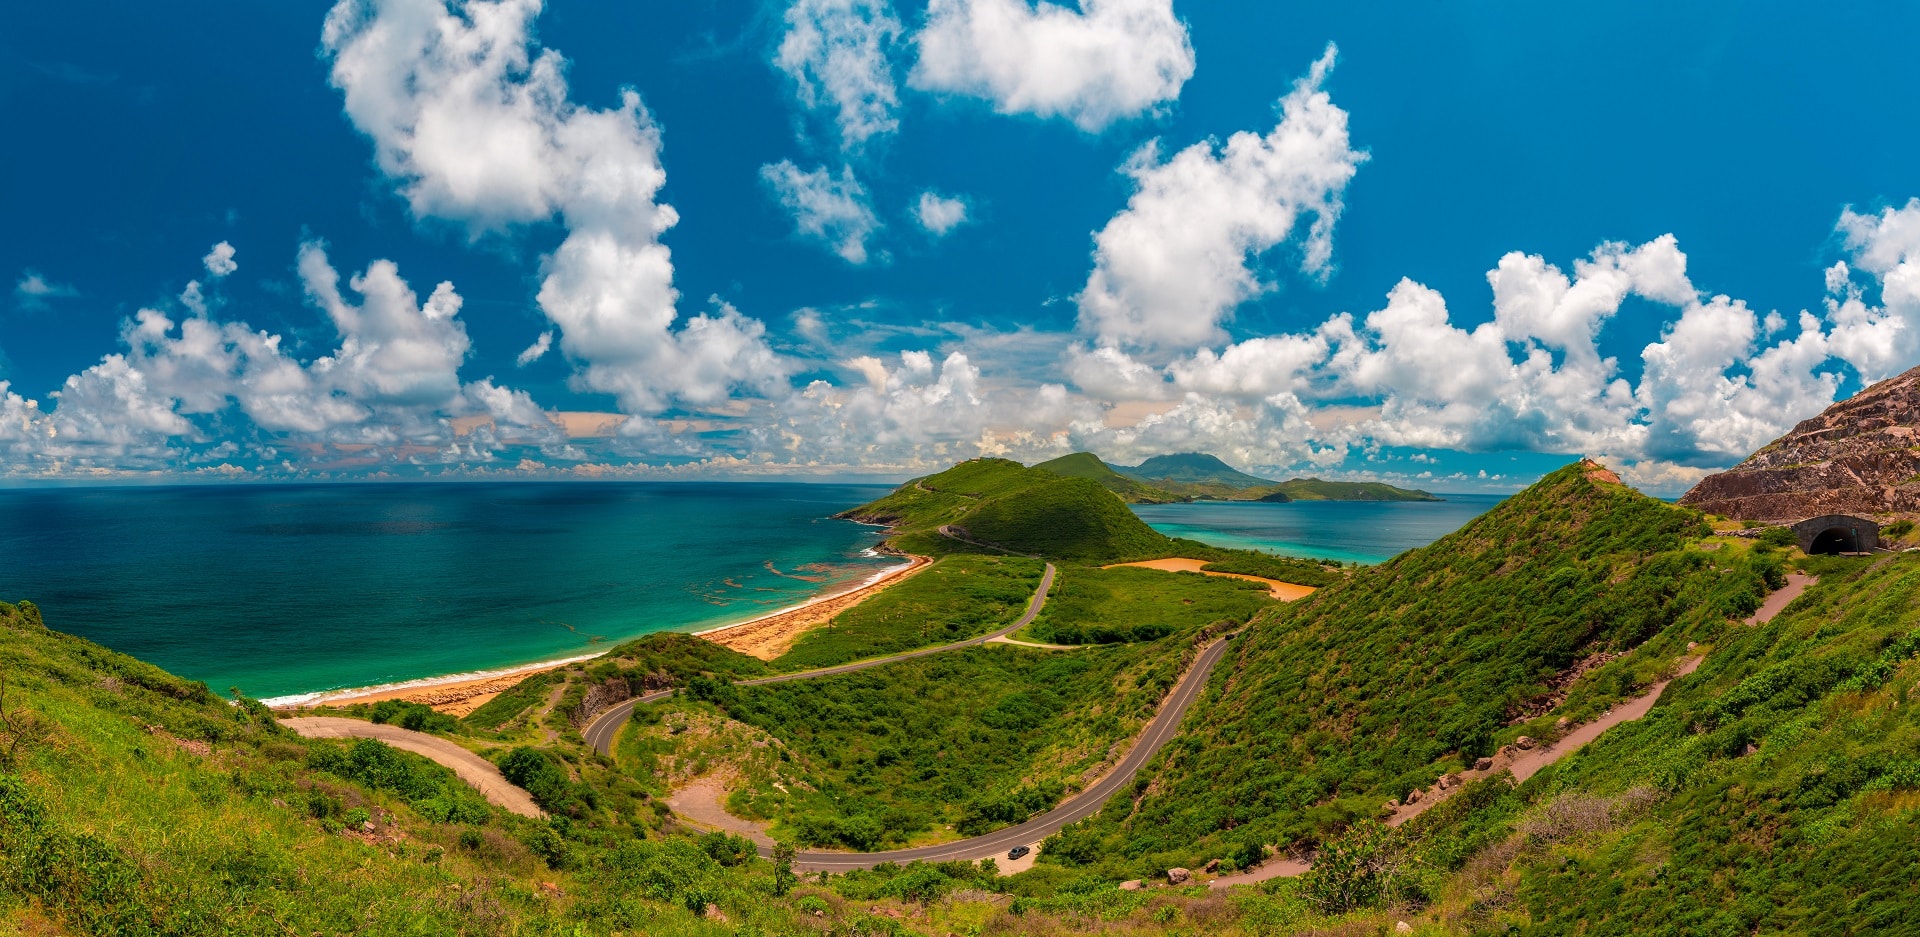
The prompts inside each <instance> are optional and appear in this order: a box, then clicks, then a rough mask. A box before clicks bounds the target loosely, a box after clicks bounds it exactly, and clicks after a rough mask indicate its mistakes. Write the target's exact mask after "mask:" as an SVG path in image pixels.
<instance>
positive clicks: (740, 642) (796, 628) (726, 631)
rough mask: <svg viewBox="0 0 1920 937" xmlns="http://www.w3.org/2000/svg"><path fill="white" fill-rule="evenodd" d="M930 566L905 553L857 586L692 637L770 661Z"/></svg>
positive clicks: (926, 559) (928, 561)
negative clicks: (903, 557) (897, 562)
mask: <svg viewBox="0 0 1920 937" xmlns="http://www.w3.org/2000/svg"><path fill="white" fill-rule="evenodd" d="M932 563H933V558H932V557H927V556H916V555H913V554H908V555H907V562H906V563H903V564H901V565H899V566H891V567H888V568H886V569H883V570H881V571H879V572H877V573H874V574H873V575H871V576H868V577H867V578H866V580H864V581H862V582H860V583H858V584H853V585H849V586H848V587H847V588H841V589H835V590H829V591H827V592H823V593H821V594H819V595H816V596H814V597H813V598H811V599H808V600H807V601H805V602H802V603H800V604H798V605H794V606H790V607H787V608H783V609H781V610H779V611H777V612H772V613H770V614H766V615H761V616H760V617H758V618H753V619H749V620H747V621H742V622H736V623H734V624H731V625H721V626H720V627H718V628H708V629H707V630H705V631H696V632H694V634H695V635H697V636H699V637H702V638H706V639H707V640H709V641H712V642H713V643H715V644H718V645H721V646H722V647H728V648H732V649H733V650H736V651H739V652H740V653H742V654H748V655H751V656H753V657H758V658H760V659H761V660H772V659H774V658H776V657H779V656H780V655H781V654H784V653H786V652H787V650H788V649H790V648H792V647H793V642H794V641H796V640H798V639H799V637H800V636H801V635H803V634H805V633H807V632H808V631H811V630H813V629H814V628H818V627H820V626H821V625H824V624H826V623H827V622H829V621H832V620H833V618H834V616H836V615H838V614H840V613H841V612H844V611H846V610H847V609H849V608H852V607H854V606H855V605H858V604H860V603H861V602H864V601H866V600H867V598H868V597H869V596H871V595H873V594H874V593H876V592H879V591H880V590H881V589H884V588H886V587H888V586H890V585H893V584H894V583H896V582H899V581H901V580H903V579H906V578H908V577H910V576H912V575H913V574H915V573H918V572H919V571H921V570H923V569H926V568H927V567H928V566H930V565H932Z"/></svg>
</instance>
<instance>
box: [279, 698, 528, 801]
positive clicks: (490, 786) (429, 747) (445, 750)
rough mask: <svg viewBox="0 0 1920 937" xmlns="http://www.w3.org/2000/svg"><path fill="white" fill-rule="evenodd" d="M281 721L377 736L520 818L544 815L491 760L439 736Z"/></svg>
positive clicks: (332, 722)
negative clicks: (435, 764) (422, 758)
mask: <svg viewBox="0 0 1920 937" xmlns="http://www.w3.org/2000/svg"><path fill="white" fill-rule="evenodd" d="M280 724H281V725H283V726H286V727H287V728H289V729H292V730H293V731H295V732H297V733H299V734H301V735H303V736H305V737H307V738H310V739H342V738H360V739H378V740H380V741H382V742H385V743H387V744H388V745H391V746H393V747H394V748H399V749H404V750H406V751H410V752H413V753H414V754H416V755H424V756H426V757H427V758H429V759H431V760H433V761H435V762H438V763H439V764H441V765H444V766H446V767H448V768H451V769H453V773H454V774H456V775H459V777H460V780H462V781H465V782H467V783H468V784H469V785H471V786H472V787H473V789H474V790H477V791H479V792H480V794H481V796H483V797H485V798H486V799H487V800H488V801H489V802H491V803H493V804H494V805H496V806H499V807H504V808H506V809H507V810H510V811H512V812H514V813H517V814H519V815H521V816H523V817H536V818H537V817H544V816H546V812H545V811H543V810H541V809H540V807H539V805H537V804H535V803H534V802H533V797H532V796H531V795H529V794H528V793H527V792H526V791H524V790H522V789H520V788H518V787H515V786H514V784H513V782H511V781H508V780H507V779H506V776H505V775H503V774H501V773H500V769H499V768H496V767H494V766H493V763H492V762H490V761H488V760H486V759H485V758H482V757H480V756H479V755H476V754H474V753H472V752H470V751H467V750H466V749H464V748H461V747H460V746H458V745H455V744H453V743H452V742H449V741H447V740H446V739H443V738H440V737H438V736H433V735H428V734H426V733H425V732H415V731H413V730H412V729H402V728H400V727H399V726H390V725H381V724H379V723H374V722H366V721H364V720H360V719H340V718H337V717H333V716H300V717H296V718H292V719H282V720H280Z"/></svg>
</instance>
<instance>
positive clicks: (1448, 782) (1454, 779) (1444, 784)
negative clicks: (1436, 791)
mask: <svg viewBox="0 0 1920 937" xmlns="http://www.w3.org/2000/svg"><path fill="white" fill-rule="evenodd" d="M1433 783H1434V784H1435V785H1436V786H1438V787H1439V788H1440V789H1441V790H1443V791H1445V790H1451V789H1453V788H1455V787H1458V786H1459V785H1460V778H1459V777H1458V776H1456V775H1452V774H1443V775H1441V776H1440V780H1438V781H1435V782H1433Z"/></svg>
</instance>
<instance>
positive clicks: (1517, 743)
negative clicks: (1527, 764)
mask: <svg viewBox="0 0 1920 937" xmlns="http://www.w3.org/2000/svg"><path fill="white" fill-rule="evenodd" d="M1513 747H1514V748H1517V749H1519V750H1521V751H1523V752H1527V751H1532V750H1533V737H1532V736H1527V735H1523V736H1520V737H1519V738H1517V739H1514V740H1513Z"/></svg>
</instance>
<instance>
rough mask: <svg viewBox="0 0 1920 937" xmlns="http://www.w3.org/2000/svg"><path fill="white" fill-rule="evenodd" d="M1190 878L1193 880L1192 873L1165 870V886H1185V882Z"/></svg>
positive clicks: (1184, 870)
mask: <svg viewBox="0 0 1920 937" xmlns="http://www.w3.org/2000/svg"><path fill="white" fill-rule="evenodd" d="M1191 878H1193V873H1192V872H1189V871H1187V870H1186V869H1178V868H1176V869H1168V870H1167V884H1169V885H1185V884H1186V883H1187V880H1188V879H1191Z"/></svg>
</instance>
